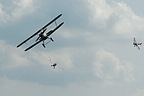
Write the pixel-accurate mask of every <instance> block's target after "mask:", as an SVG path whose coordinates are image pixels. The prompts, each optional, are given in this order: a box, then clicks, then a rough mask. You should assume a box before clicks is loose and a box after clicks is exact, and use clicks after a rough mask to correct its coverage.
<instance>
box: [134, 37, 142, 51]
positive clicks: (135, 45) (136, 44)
mask: <svg viewBox="0 0 144 96" xmlns="http://www.w3.org/2000/svg"><path fill="white" fill-rule="evenodd" d="M133 45H134V47H137V48H138V49H139V50H140V46H141V45H142V43H141V42H139V43H137V41H136V39H135V38H134V40H133Z"/></svg>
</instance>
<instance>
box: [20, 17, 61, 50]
mask: <svg viewBox="0 0 144 96" xmlns="http://www.w3.org/2000/svg"><path fill="white" fill-rule="evenodd" d="M61 16H62V14H60V15H58V16H57V17H56V18H54V19H53V20H51V21H50V22H49V23H48V24H46V25H45V26H44V27H42V28H41V29H39V30H38V31H37V32H36V33H34V34H33V35H31V36H30V37H29V38H27V39H26V40H24V41H23V42H22V43H20V44H19V45H18V46H17V47H20V46H21V45H23V44H24V43H26V42H27V41H28V40H30V39H31V38H32V37H34V36H35V35H37V34H38V33H39V32H41V31H42V30H44V29H45V28H46V27H47V26H49V25H50V24H51V23H53V22H54V21H56V20H57V19H58V18H59V17H61Z"/></svg>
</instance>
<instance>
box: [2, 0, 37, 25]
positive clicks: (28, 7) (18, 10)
mask: <svg viewBox="0 0 144 96" xmlns="http://www.w3.org/2000/svg"><path fill="white" fill-rule="evenodd" d="M9 5H10V6H6V5H4V4H2V3H0V18H1V19H0V22H1V24H2V23H7V22H9V21H15V20H19V19H20V18H22V17H23V16H27V15H29V14H32V13H33V12H35V10H36V9H37V8H38V5H37V3H36V1H33V0H13V1H12V2H11V4H9ZM7 9H9V10H7Z"/></svg>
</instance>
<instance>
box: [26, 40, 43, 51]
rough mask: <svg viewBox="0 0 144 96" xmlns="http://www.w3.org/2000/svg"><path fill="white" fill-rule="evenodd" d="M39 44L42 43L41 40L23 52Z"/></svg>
mask: <svg viewBox="0 0 144 96" xmlns="http://www.w3.org/2000/svg"><path fill="white" fill-rule="evenodd" d="M40 42H42V40H39V41H38V42H36V43H34V44H33V45H31V46H30V47H28V48H27V49H25V51H28V50H29V49H31V48H32V47H34V46H36V45H37V44H39V43H40Z"/></svg>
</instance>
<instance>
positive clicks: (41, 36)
mask: <svg viewBox="0 0 144 96" xmlns="http://www.w3.org/2000/svg"><path fill="white" fill-rule="evenodd" d="M61 16H62V14H60V15H58V16H57V17H55V18H54V19H53V20H51V21H50V22H49V23H47V24H46V25H45V26H44V27H42V28H41V29H39V30H38V31H37V32H35V33H34V34H33V35H31V36H30V37H29V38H27V39H26V40H24V41H23V42H22V43H20V44H19V45H17V48H18V47H20V46H21V45H23V44H24V43H26V42H27V41H28V40H30V39H31V38H33V37H34V36H36V35H37V34H38V38H37V39H36V40H35V43H34V44H33V45H31V46H30V47H28V48H27V49H25V51H28V50H29V49H31V48H32V47H34V46H36V45H37V44H39V43H40V42H42V46H43V47H44V48H45V45H46V44H47V43H49V42H50V41H52V42H54V40H53V38H52V37H49V36H50V35H51V34H52V33H53V32H55V31H56V30H57V29H58V28H59V27H61V26H62V25H63V24H64V22H62V23H60V24H59V25H58V26H57V24H56V27H55V28H54V29H53V30H50V31H49V32H47V33H45V31H46V30H47V27H48V26H49V25H50V24H52V23H53V22H56V20H57V19H58V18H60V17H61ZM47 39H49V40H50V41H49V42H47V43H45V40H47Z"/></svg>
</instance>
